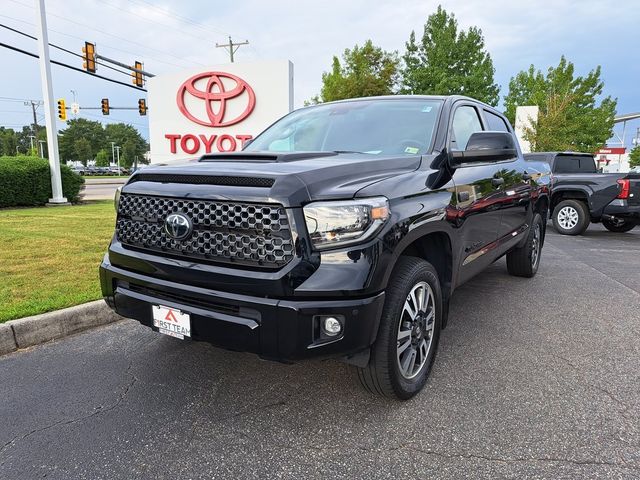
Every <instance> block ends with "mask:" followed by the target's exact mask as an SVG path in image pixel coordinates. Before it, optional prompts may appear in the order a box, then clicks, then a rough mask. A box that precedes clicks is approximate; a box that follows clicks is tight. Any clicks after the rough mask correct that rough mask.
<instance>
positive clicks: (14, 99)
mask: <svg viewBox="0 0 640 480" xmlns="http://www.w3.org/2000/svg"><path fill="white" fill-rule="evenodd" d="M31 100H32V99H31V98H16V97H0V102H20V103H22V102H30V101H31ZM34 101H37V100H34Z"/></svg>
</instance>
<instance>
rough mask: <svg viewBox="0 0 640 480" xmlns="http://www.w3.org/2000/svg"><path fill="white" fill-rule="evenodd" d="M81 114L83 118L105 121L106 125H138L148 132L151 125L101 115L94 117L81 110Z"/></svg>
mask: <svg viewBox="0 0 640 480" xmlns="http://www.w3.org/2000/svg"><path fill="white" fill-rule="evenodd" d="M80 112H81V113H82V115H83V116H87V117H92V118H99V119H101V120H103V121H104V122H106V123H129V124H131V125H137V126H139V127H144V128H146V129H147V130H148V129H149V125H145V124H144V123H137V122H130V121H128V120H124V119H122V118H114V117H111V118H105V117H104V116H101V115H93V114H91V113H86V112H82V110H80Z"/></svg>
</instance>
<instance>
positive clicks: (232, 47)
mask: <svg viewBox="0 0 640 480" xmlns="http://www.w3.org/2000/svg"><path fill="white" fill-rule="evenodd" d="M242 45H249V40H245V41H244V42H238V43H233V41H232V40H231V35H229V43H222V44H218V42H216V48H224V49H225V50H227V51H228V52H229V59H230V60H231V63H233V55H234V54H235V53H236V52H237V51H238V49H239V48H240V47H241V46H242Z"/></svg>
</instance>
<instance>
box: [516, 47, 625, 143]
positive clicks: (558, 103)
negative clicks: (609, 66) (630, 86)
mask: <svg viewBox="0 0 640 480" xmlns="http://www.w3.org/2000/svg"><path fill="white" fill-rule="evenodd" d="M603 90H604V83H603V81H602V80H601V79H600V67H599V66H598V67H596V68H595V69H594V70H592V71H591V72H589V74H588V75H587V76H585V77H581V76H575V68H574V66H573V63H571V62H568V61H567V60H566V58H565V57H564V56H563V57H562V58H561V59H560V63H559V64H558V66H557V67H551V68H549V70H548V71H547V74H546V75H544V74H543V73H542V72H541V71H540V70H536V68H535V67H534V66H533V65H531V66H530V67H529V69H528V70H526V71H521V72H519V73H518V74H517V75H516V76H515V77H513V78H511V81H510V82H509V93H508V94H507V95H506V96H505V98H504V103H505V108H506V111H505V114H506V116H507V117H508V118H509V120H510V121H511V122H512V123H514V120H515V112H516V107H517V106H520V105H537V106H538V107H539V114H538V118H537V120H535V121H534V122H532V126H531V128H528V129H526V130H525V132H524V136H525V138H526V139H527V140H528V141H529V142H530V143H531V147H532V150H533V151H539V152H540V151H549V150H551V151H556V150H575V151H581V152H595V151H596V150H597V149H598V148H600V147H602V146H603V145H604V144H605V143H606V141H607V140H608V139H609V138H610V137H611V135H612V133H613V125H614V117H615V113H616V100H615V99H612V98H611V97H605V98H602V99H601V100H600V101H598V99H599V98H601V97H602V92H603Z"/></svg>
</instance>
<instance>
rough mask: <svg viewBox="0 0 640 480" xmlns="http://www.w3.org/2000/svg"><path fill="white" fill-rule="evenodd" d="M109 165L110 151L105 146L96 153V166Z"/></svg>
mask: <svg viewBox="0 0 640 480" xmlns="http://www.w3.org/2000/svg"><path fill="white" fill-rule="evenodd" d="M108 166H109V153H108V152H107V151H106V150H105V149H104V148H103V149H102V150H100V151H98V153H97V154H96V167H108Z"/></svg>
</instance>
